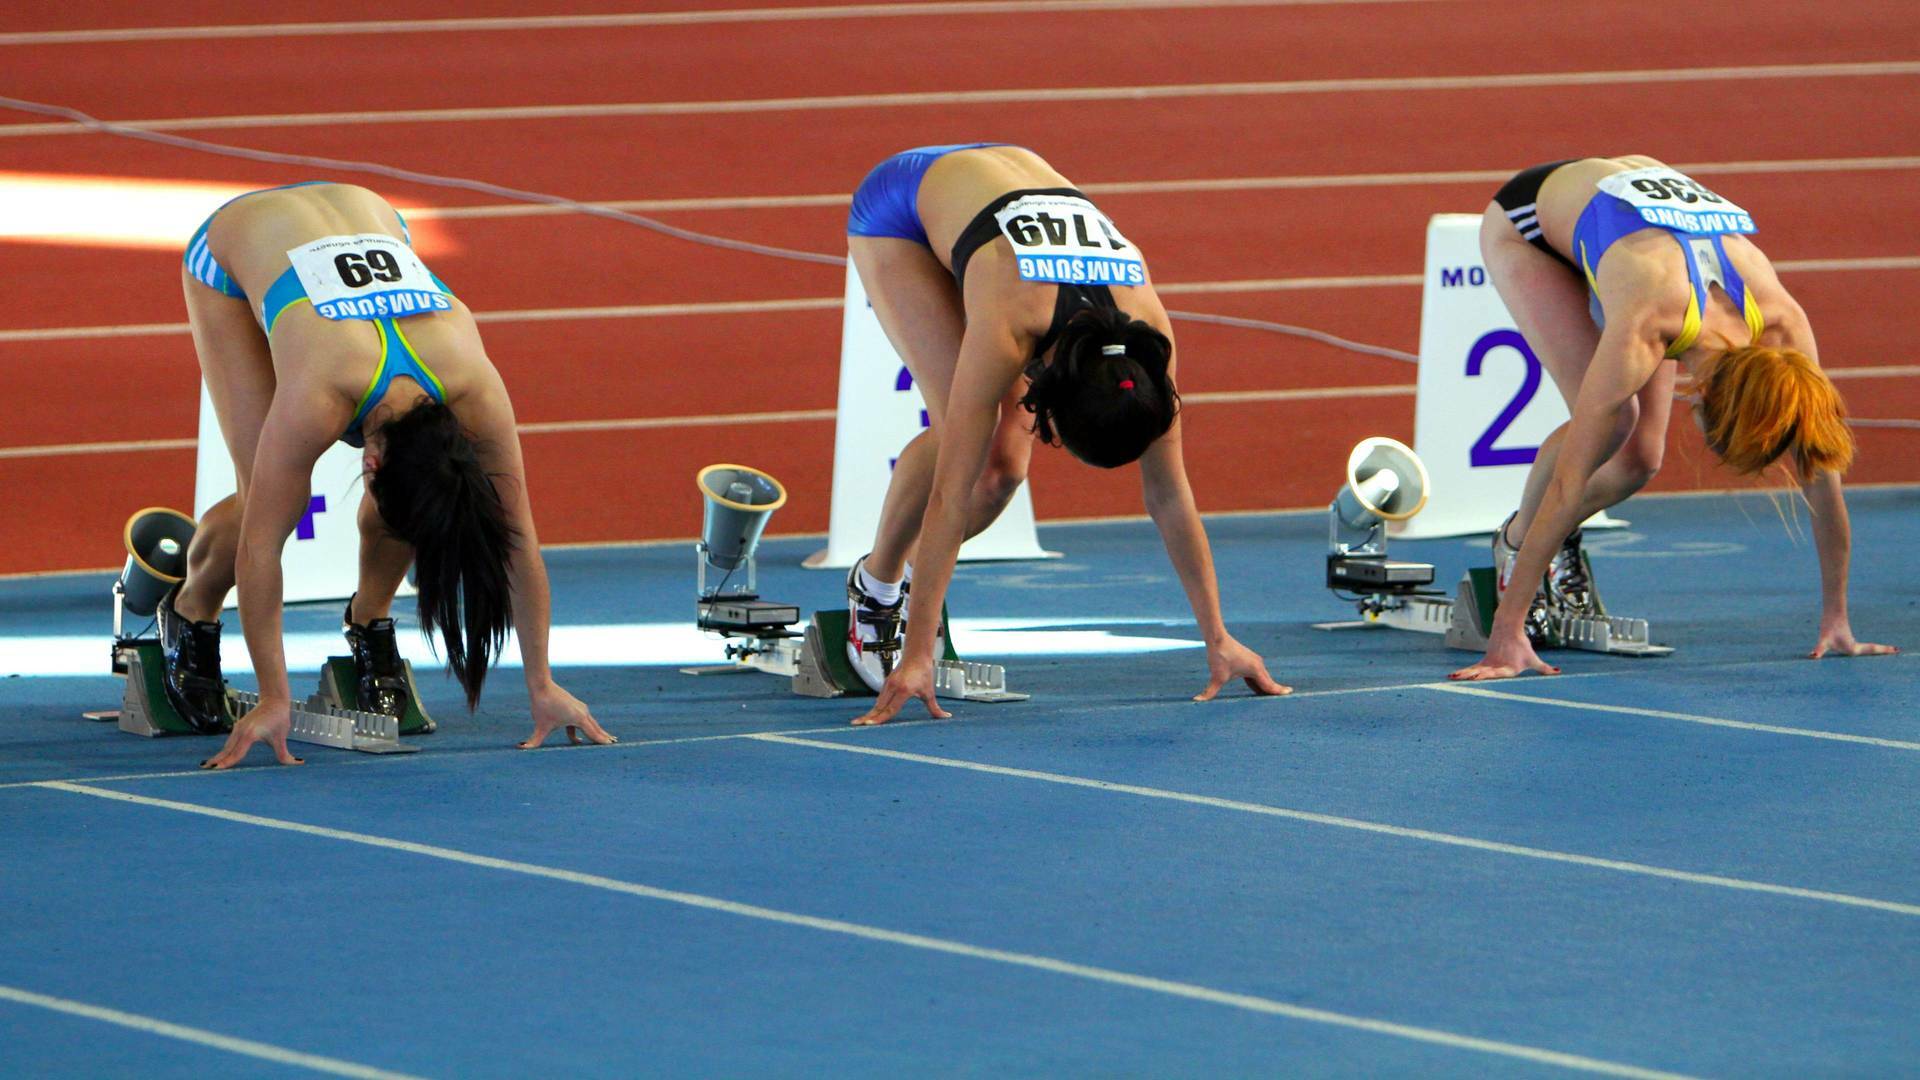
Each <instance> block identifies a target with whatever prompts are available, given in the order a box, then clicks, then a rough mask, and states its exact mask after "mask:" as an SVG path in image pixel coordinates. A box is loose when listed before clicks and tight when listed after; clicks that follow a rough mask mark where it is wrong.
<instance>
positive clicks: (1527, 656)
mask: <svg viewBox="0 0 1920 1080" xmlns="http://www.w3.org/2000/svg"><path fill="white" fill-rule="evenodd" d="M1529 671H1536V672H1539V673H1540V674H1542V675H1558V674H1560V669H1559V668H1557V667H1554V666H1553V665H1552V664H1549V663H1547V662H1546V661H1545V660H1542V659H1540V654H1539V653H1536V652H1534V651H1533V642H1531V641H1528V640H1527V635H1526V634H1525V633H1519V634H1497V635H1495V637H1494V638H1493V640H1491V641H1489V642H1488V643H1487V655H1486V656H1485V657H1483V658H1481V660H1480V662H1479V663H1477V664H1473V665H1471V666H1469V667H1463V668H1461V669H1460V670H1459V671H1456V672H1454V673H1453V674H1451V675H1449V676H1447V678H1449V679H1453V680H1455V681H1457V682H1480V681H1483V680H1486V679H1511V678H1515V677H1516V676H1520V675H1524V674H1526V673H1527V672H1529Z"/></svg>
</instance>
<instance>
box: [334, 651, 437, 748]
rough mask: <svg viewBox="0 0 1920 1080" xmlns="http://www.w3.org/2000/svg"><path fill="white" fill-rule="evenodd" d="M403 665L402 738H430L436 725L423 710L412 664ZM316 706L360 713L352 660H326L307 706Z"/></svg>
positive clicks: (404, 661) (357, 685) (402, 662)
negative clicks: (404, 677) (404, 713)
mask: <svg viewBox="0 0 1920 1080" xmlns="http://www.w3.org/2000/svg"><path fill="white" fill-rule="evenodd" d="M400 664H401V666H402V667H404V668H405V669H406V674H407V712H406V715H404V716H402V717H400V734H402V735H431V734H432V733H433V731H434V728H435V727H436V725H435V724H434V722H433V718H432V717H430V716H428V715H427V712H426V710H425V709H422V708H421V707H420V691H419V689H418V688H417V687H415V686H414V684H413V661H411V660H402V661H400ZM314 705H321V706H325V707H326V708H329V709H344V710H347V711H350V712H351V711H358V710H359V709H360V675H359V672H357V671H355V670H354V667H353V657H351V656H329V657H327V664H326V666H325V667H323V668H321V669H320V690H319V692H318V693H316V694H314V695H313V697H311V698H309V699H308V706H309V707H313V706H314ZM329 745H331V744H329Z"/></svg>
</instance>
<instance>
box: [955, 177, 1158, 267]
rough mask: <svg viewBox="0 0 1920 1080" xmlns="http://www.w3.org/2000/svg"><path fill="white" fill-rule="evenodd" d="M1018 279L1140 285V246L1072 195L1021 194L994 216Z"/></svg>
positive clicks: (1101, 214) (1144, 264) (1098, 211)
mask: <svg viewBox="0 0 1920 1080" xmlns="http://www.w3.org/2000/svg"><path fill="white" fill-rule="evenodd" d="M993 216H994V220H995V221H997V222H999V224H1000V233H1001V235H1003V236H1005V237H1006V238H1007V242H1008V243H1011V244H1012V245H1013V256H1014V261H1015V263H1016V264H1017V265H1018V267H1019V270H1020V277H1021V279H1022V280H1023V281H1051V282H1057V283H1059V284H1063V285H1145V284H1146V283H1147V265H1146V263H1145V262H1143V261H1142V260H1141V258H1140V250H1139V249H1138V248H1136V247H1134V246H1133V245H1132V244H1131V243H1129V242H1128V241H1127V238H1126V237H1124V236H1121V235H1120V230H1119V229H1116V228H1114V225H1113V222H1112V221H1111V220H1109V219H1108V218H1107V215H1105V214H1103V213H1101V212H1100V210H1099V208H1098V207H1096V206H1094V205H1093V204H1092V203H1090V202H1088V201H1087V200H1085V199H1080V198H1075V197H1074V196H1072V195H1023V196H1021V197H1020V198H1018V199H1015V200H1013V201H1012V202H1010V203H1008V204H1007V205H1005V206H1003V207H1001V208H1000V210H999V212H998V213H996V214H994V215H993Z"/></svg>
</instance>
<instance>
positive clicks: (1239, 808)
mask: <svg viewBox="0 0 1920 1080" xmlns="http://www.w3.org/2000/svg"><path fill="white" fill-rule="evenodd" d="M753 738H754V740H755V741H758V742H770V743H780V744H782V745H786V746H804V747H808V748H810V749H814V750H838V751H840V752H842V753H848V754H865V755H867V756H869V757H879V758H891V759H893V760H896V761H910V762H914V763H915V764H920V765H937V766H939V767H941V768H944V769H961V770H965V771H967V772H978V773H987V774H990V775H993V776H1005V777H1011V778H1014V779H1018V780H1039V781H1041V782H1044V783H1048V784H1063V785H1066V786H1068V787H1078V788H1088V789H1091V790H1094V791H1105V792H1108V793H1111V794H1116V795H1135V796H1139V797H1140V798H1144V799H1164V800H1167V801H1169V802H1179V803H1188V804H1191V805H1193V806H1205V807H1210V808H1212V809H1215V810H1232V811H1235V812H1237V813H1242V814H1259V815H1262V816H1265V817H1276V818H1286V819H1288V820H1290V821H1301V822H1306V823H1308V824H1311V825H1331V826H1333V827H1335V828H1340V829H1354V830H1357V831H1360V832H1370V833H1378V834H1380V835H1382V836H1393V837H1398V838H1400V839H1403V840H1421V841H1425V842H1427V843H1433V844H1446V845H1449V846H1452V847H1463V848H1472V849H1473V850H1476V851H1489V852H1494V853H1496V854H1500V855H1517V856H1520V857H1521V858H1527V859H1539V860H1542V861H1545V862H1557V863H1570V864H1573V865H1575V866H1586V867H1592V868H1595V869H1599V870H1614V871H1618V872H1620V873H1624V874H1638V875H1641V876H1643V877H1656V878H1665V879H1667V880H1669V881H1684V882H1688V883H1690V884H1694V885H1711V886H1714V887H1715V888H1721V889H1736V890H1739V891H1741V892H1757V893H1768V894H1771V895H1774V896H1789V897H1793V898H1794V899H1797V900H1818V901H1822V902H1825V903H1829V904H1843V905H1846V906H1848V907H1860V908H1871V909H1873V910H1875V911H1888V912H1892V913H1894V914H1896V915H1910V916H1920V904H1906V903H1901V902H1899V901H1897V900H1876V899H1874V898H1873V897H1869V896H1854V895H1852V894H1850V893H1838V892H1829V891H1827V890H1824V889H1803V888H1800V887H1798V886H1795V885H1775V884H1773V883H1772V882H1766V881H1749V880H1747V879H1746V878H1735V877H1725V876H1722V875H1720V874H1700V873H1695V872H1693V871H1691V870H1674V869H1672V868H1670V867H1665V866H1653V865H1650V864H1648V863H1637V862H1627V861H1625V860H1622V859H1604V858H1600V857H1598V856H1594V855H1579V854H1576V853H1574V852H1570V851H1555V850H1553V849H1551V848H1537V847H1527V846H1525V845H1522V844H1507V843H1502V842H1500V841H1497V840H1481V839H1479V838H1477V837H1472V836H1459V835H1456V834H1454V833H1443V832H1434V831H1432V830H1430V829H1409V828H1405V827H1403V826H1399V825H1387V824H1384V823H1382V822H1378V821H1365V820H1362V819H1360V818H1349V817H1340V816H1337V815H1334V814H1318V813H1314V812H1312V811H1308V810H1293V809H1289V808H1287V807H1284V806H1269V805H1267V804H1265V803H1254V802H1243V801H1241V800H1239V799H1221V798H1216V797H1214V796H1211V795H1194V794H1191V793H1189V792H1184V791H1169V790H1167V789H1165V788H1155V787H1142V786H1140V785H1138V784H1120V783H1115V782H1113V781H1110V780H1094V779H1091V778H1088V777H1084V776H1069V775H1066V774H1064V773H1053V772H1040V771H1038V770H1034V769H1014V768H1009V767H1007V766H1004V765H988V764H985V763H983V762H978V761H965V760H962V759H959V758H945V757H934V756H932V755H928V754H913V753H908V752H906V751H904V750H886V749H882V748H880V747H877V746H852V745H849V744H847V743H836V742H823V741H820V740H816V739H800V738H795V737H793V736H791V735H779V734H769V735H755V736H753Z"/></svg>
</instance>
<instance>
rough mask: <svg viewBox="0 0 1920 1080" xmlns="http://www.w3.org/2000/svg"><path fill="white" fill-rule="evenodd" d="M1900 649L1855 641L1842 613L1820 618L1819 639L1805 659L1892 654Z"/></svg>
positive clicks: (1850, 626)
mask: <svg viewBox="0 0 1920 1080" xmlns="http://www.w3.org/2000/svg"><path fill="white" fill-rule="evenodd" d="M1899 651H1900V649H1899V648H1898V647H1897V646H1894V645H1875V644H1873V643H1871V642H1866V641H1855V640H1854V638H1853V627H1852V625H1851V624H1849V623H1848V621H1847V617H1846V616H1844V615H1841V616H1838V617H1831V618H1823V619H1821V620H1820V640H1818V641H1816V642H1814V644H1813V651H1812V652H1810V653H1808V654H1807V659H1809V660H1818V659H1820V658H1822V657H1825V656H1892V655H1894V654H1896V653H1898V652H1899Z"/></svg>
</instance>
